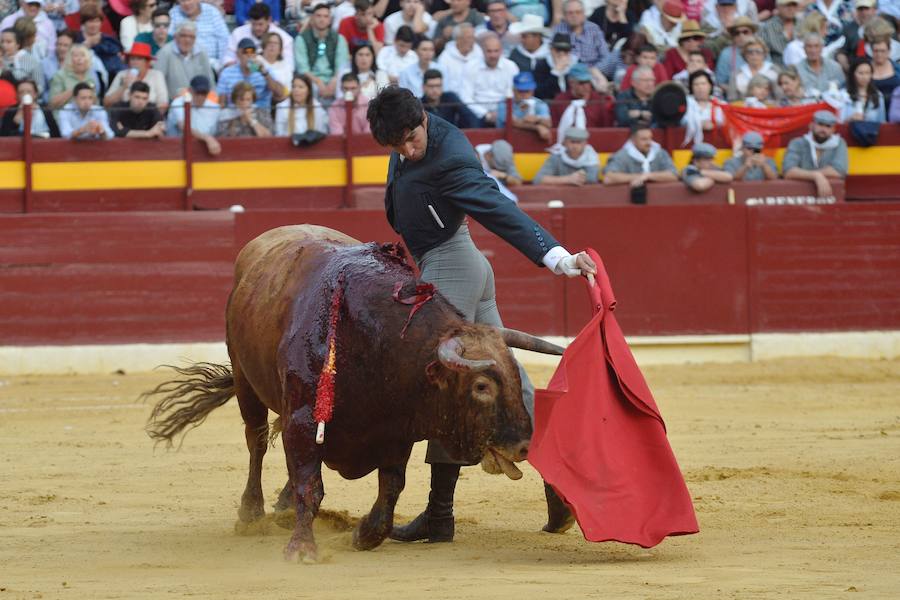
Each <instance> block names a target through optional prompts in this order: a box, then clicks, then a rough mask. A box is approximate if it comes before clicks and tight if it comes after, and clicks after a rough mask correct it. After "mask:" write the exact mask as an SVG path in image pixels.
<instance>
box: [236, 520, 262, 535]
mask: <svg viewBox="0 0 900 600" xmlns="http://www.w3.org/2000/svg"><path fill="white" fill-rule="evenodd" d="M234 532H235V533H236V534H237V535H241V536H256V535H269V533H270V532H271V522H270V521H269V519H257V520H256V521H251V522H249V523H248V522H247V521H244V520H243V519H239V520H237V521H235V523H234Z"/></svg>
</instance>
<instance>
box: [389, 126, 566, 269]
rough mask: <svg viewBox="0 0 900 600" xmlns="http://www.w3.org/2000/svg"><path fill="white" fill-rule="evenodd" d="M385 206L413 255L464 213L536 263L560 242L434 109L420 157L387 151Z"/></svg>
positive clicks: (448, 231)
mask: <svg viewBox="0 0 900 600" xmlns="http://www.w3.org/2000/svg"><path fill="white" fill-rule="evenodd" d="M384 207H385V211H386V212H387V219H388V222H390V224H391V227H393V228H394V231H396V232H397V233H399V234H400V235H401V236H403V241H404V242H405V243H406V247H407V248H409V251H410V252H412V254H413V255H414V256H415V257H417V258H420V257H421V256H422V255H423V254H425V253H426V252H427V251H429V250H431V249H432V248H435V247H437V246H440V245H441V244H442V243H444V242H445V241H447V240H448V239H450V238H451V237H452V236H453V234H454V233H456V230H457V229H459V226H460V225H461V224H462V222H463V220H464V219H465V217H466V215H469V216H471V217H472V218H473V219H475V220H476V221H478V222H479V223H481V224H482V225H483V226H484V227H485V228H487V229H488V230H490V231H491V232H493V233H495V234H496V235H498V236H500V237H501V238H503V239H504V240H506V241H507V242H508V243H509V244H510V245H512V246H513V247H514V248H516V249H517V250H518V251H519V252H521V253H522V254H524V255H525V256H527V257H528V258H529V259H531V260H532V261H533V262H534V263H535V264H537V265H539V266H543V263H542V262H541V259H542V258H543V256H544V255H545V254H546V253H547V252H548V251H549V250H550V248H552V247H554V246H559V245H560V244H559V242H557V241H556V240H555V239H554V238H553V236H552V235H550V233H548V232H547V231H546V230H545V229H544V228H543V227H541V226H540V225H538V224H537V223H536V222H535V221H534V220H533V219H532V218H531V217H529V216H528V215H526V214H525V213H524V212H522V210H521V209H520V208H519V207H518V206H517V205H516V204H515V203H514V202H512V201H511V200H509V199H508V198H507V197H506V196H504V195H503V194H502V193H501V192H500V189H499V188H498V187H497V184H496V183H495V182H494V181H493V180H492V179H491V178H490V177H488V176H487V175H485V173H484V169H483V168H482V166H481V161H480V160H479V158H478V155H477V154H476V152H475V149H474V148H472V144H470V143H469V140H468V139H466V136H465V135H463V133H462V132H461V131H460V130H459V129H457V128H456V127H454V126H453V125H451V124H450V123H448V122H447V121H445V120H443V119H441V118H440V117H438V116H436V115H434V114H429V115H428V145H427V148H426V151H425V157H424V158H422V159H421V160H419V161H416V162H412V161H408V160H404V161H401V160H400V156H399V155H398V154H397V153H396V152H392V153H391V160H390V164H389V166H388V180H387V190H386V191H385V196H384ZM432 210H434V213H433V214H432V212H431V211H432Z"/></svg>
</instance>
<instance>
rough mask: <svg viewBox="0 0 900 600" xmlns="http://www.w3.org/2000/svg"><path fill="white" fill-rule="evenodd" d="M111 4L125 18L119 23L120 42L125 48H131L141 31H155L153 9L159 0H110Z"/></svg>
mask: <svg viewBox="0 0 900 600" xmlns="http://www.w3.org/2000/svg"><path fill="white" fill-rule="evenodd" d="M109 4H110V6H112V8H113V10H114V11H116V12H117V13H119V14H120V15H125V18H124V19H122V21H121V22H120V23H119V42H120V43H121V44H122V47H123V48H131V45H132V44H133V43H134V41H135V40H134V38H136V37H137V35H138V34H139V33H153V11H154V10H156V7H157V0H131V2H129V3H128V4H126V3H125V0H109Z"/></svg>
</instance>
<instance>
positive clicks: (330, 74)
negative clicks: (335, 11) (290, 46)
mask: <svg viewBox="0 0 900 600" xmlns="http://www.w3.org/2000/svg"><path fill="white" fill-rule="evenodd" d="M294 65H295V69H296V72H297V73H300V74H301V75H303V74H306V75H309V78H310V79H311V80H312V82H313V85H314V86H315V88H316V93H317V95H318V96H319V97H320V98H327V99H333V98H334V97H335V93H336V92H337V91H338V90H337V86H338V77H337V74H338V72H339V71H341V70H343V69H345V68H346V67H349V66H350V50H349V46H348V44H347V40H346V39H344V37H343V36H342V35H339V34H338V33H337V32H336V31H334V30H333V29H332V28H331V8H330V7H329V6H328V5H327V4H324V3H323V4H317V5H316V7H315V8H314V9H313V12H312V16H311V17H310V18H309V26H308V27H307V28H306V29H305V30H304V31H303V33H301V34H300V35H298V36H297V37H296V39H295V40H294Z"/></svg>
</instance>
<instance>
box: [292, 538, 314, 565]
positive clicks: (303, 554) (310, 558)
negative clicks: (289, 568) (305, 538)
mask: <svg viewBox="0 0 900 600" xmlns="http://www.w3.org/2000/svg"><path fill="white" fill-rule="evenodd" d="M284 560H286V561H287V562H300V563H303V564H304V565H314V564H316V563H318V562H319V551H318V548H316V543H315V542H297V543H295V542H293V541H291V542H289V543H288V545H287V547H286V548H285V549H284Z"/></svg>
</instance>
